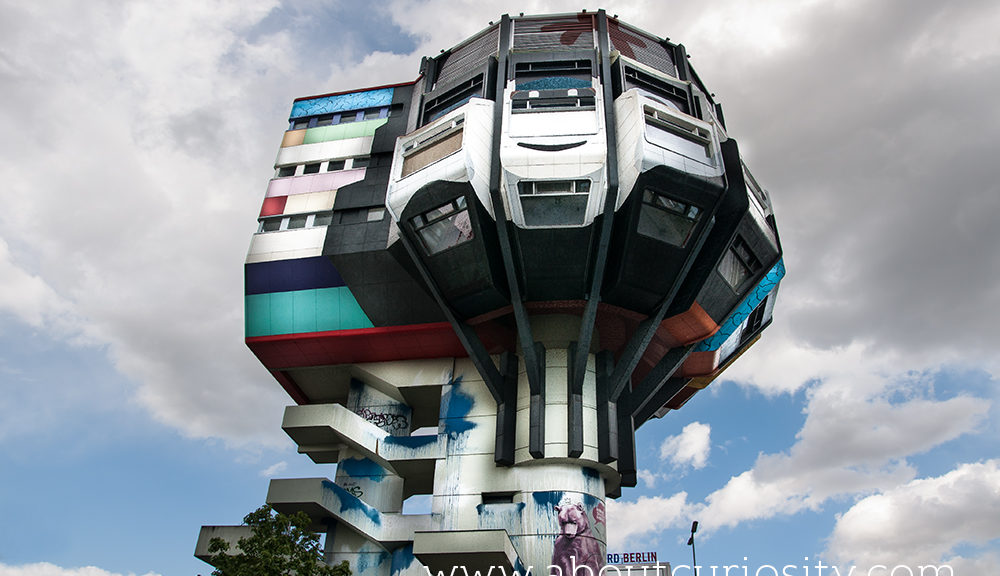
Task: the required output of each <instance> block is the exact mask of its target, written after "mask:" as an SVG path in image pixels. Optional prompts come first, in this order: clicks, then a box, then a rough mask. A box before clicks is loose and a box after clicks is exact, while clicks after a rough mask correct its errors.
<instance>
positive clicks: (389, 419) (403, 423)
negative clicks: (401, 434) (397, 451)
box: [358, 408, 410, 432]
mask: <svg viewBox="0 0 1000 576" xmlns="http://www.w3.org/2000/svg"><path fill="white" fill-rule="evenodd" d="M358 416H361V417H362V418H364V419H365V420H367V421H369V422H371V423H372V424H374V425H376V426H378V427H379V428H381V429H383V430H385V431H386V432H398V431H401V430H409V429H410V420H409V419H408V418H407V417H406V415H405V414H392V413H390V412H375V411H374V410H372V409H370V408H362V409H360V410H358Z"/></svg>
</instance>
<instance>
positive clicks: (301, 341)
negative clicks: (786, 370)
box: [196, 11, 784, 576]
mask: <svg viewBox="0 0 1000 576" xmlns="http://www.w3.org/2000/svg"><path fill="white" fill-rule="evenodd" d="M275 169H276V173H275V177H274V179H272V180H271V182H270V184H269V185H268V188H267V193H266V196H265V199H264V202H263V206H262V208H261V211H260V228H259V231H258V233H257V234H255V235H254V237H253V240H252V242H251V245H250V250H249V253H248V256H247V261H246V342H247V345H248V346H249V348H250V349H251V350H252V351H253V353H254V354H255V355H256V356H257V358H259V360H260V361H261V362H262V363H263V364H264V366H266V367H267V369H268V370H269V371H270V372H271V374H272V375H273V376H274V378H275V379H276V380H277V381H278V382H279V383H280V384H281V385H282V386H283V387H284V389H285V390H286V391H287V392H288V394H289V396H290V397H291V398H292V399H293V400H294V402H295V405H293V406H290V407H288V408H287V409H286V411H285V416H284V421H283V424H282V427H283V429H284V430H285V431H286V432H287V433H288V435H289V436H290V437H291V438H292V439H293V440H294V441H295V442H296V443H297V444H298V446H299V452H301V453H304V454H307V455H308V456H309V457H310V458H311V459H312V460H313V461H315V462H316V463H320V464H333V463H336V464H337V466H336V474H335V477H334V478H333V479H332V480H330V479H326V478H309V479H282V480H273V481H272V482H271V484H270V488H269V490H268V495H267V502H268V503H270V504H272V505H273V506H274V507H275V508H276V509H278V510H280V511H297V510H304V511H306V512H307V513H308V514H309V515H310V517H311V518H312V519H313V520H314V521H315V528H316V529H317V530H322V531H324V532H326V533H327V540H326V554H327V558H328V560H329V561H331V562H339V561H341V560H348V561H350V563H351V567H352V570H353V571H354V573H356V574H364V575H369V574H371V575H373V576H374V575H380V576H389V575H390V574H396V573H398V572H401V571H403V572H408V573H412V574H421V575H423V574H425V571H424V566H426V567H428V568H430V569H432V570H434V571H436V570H440V569H445V570H450V568H451V566H453V565H465V566H467V567H468V568H469V569H470V570H472V569H475V568H484V567H487V566H491V565H493V566H504V567H506V568H507V569H508V570H509V569H512V568H519V569H522V570H523V569H524V568H527V567H529V566H532V567H534V569H535V570H536V571H537V570H544V569H545V567H547V566H557V567H559V568H560V570H562V571H563V572H566V571H567V570H568V571H572V568H573V567H574V566H580V565H586V566H588V567H591V568H593V569H598V568H600V567H601V566H603V565H604V554H605V542H606V530H605V526H606V521H605V515H604V502H605V498H607V497H612V498H613V497H616V496H618V495H619V494H620V491H621V487H622V486H634V485H635V482H636V454H635V444H634V433H635V430H636V428H638V427H639V426H641V425H642V424H643V423H644V422H646V421H647V420H649V419H650V418H653V417H661V416H663V415H664V414H665V413H666V412H668V411H670V410H674V409H678V408H680V407H681V406H683V405H684V403H685V402H687V401H688V400H689V399H690V398H691V397H692V396H693V395H694V394H695V393H696V392H697V391H698V390H700V389H702V388H704V387H705V386H707V385H708V384H709V383H710V382H711V381H712V380H713V379H714V378H715V377H717V376H718V375H719V373H720V372H721V371H722V370H724V369H725V368H726V367H727V366H728V365H729V364H730V363H731V362H733V361H734V360H735V359H736V358H737V357H738V356H739V355H740V354H741V353H742V352H743V351H745V350H746V349H747V348H748V347H749V346H750V345H752V344H753V343H754V342H755V341H756V340H757V338H758V337H759V335H760V333H761V331H762V330H763V329H764V328H765V327H766V326H767V325H768V324H769V322H770V319H771V314H772V308H773V305H774V300H775V296H776V293H777V286H778V283H779V282H780V280H781V278H782V276H783V275H784V267H783V264H782V259H781V246H780V243H779V240H778V234H777V230H776V227H775V220H774V216H773V214H772V210H771V202H770V199H769V197H768V195H767V193H766V192H765V191H764V189H763V188H761V187H760V186H759V185H758V184H757V183H756V181H755V180H754V179H753V177H752V176H751V175H750V173H749V172H748V170H747V168H746V166H745V165H744V164H743V162H742V160H741V158H740V154H739V150H738V147H737V144H736V142H735V141H734V140H733V139H732V138H731V137H730V136H729V135H728V134H727V132H726V128H725V121H724V119H723V116H722V110H721V108H720V107H719V106H718V105H717V104H716V103H715V102H714V101H713V98H712V96H711V93H710V92H709V91H708V90H707V89H706V88H705V86H704V85H703V84H702V82H701V80H700V79H699V77H698V76H697V74H695V72H694V70H692V69H691V67H690V66H689V64H688V58H687V56H686V54H685V51H684V47H683V46H682V45H679V44H674V43H671V42H669V41H667V40H663V39H660V38H656V37H654V36H651V35H650V34H648V33H646V32H643V31H641V30H638V29H636V28H633V27H631V26H629V25H627V24H625V23H624V22H620V21H618V20H617V19H615V18H611V17H608V16H607V15H606V14H605V13H604V12H603V11H599V12H596V13H590V12H583V13H579V14H569V15H557V16H537V17H536V16H521V17H516V18H512V17H508V16H503V17H502V18H501V19H500V21H499V22H498V23H491V24H490V26H489V27H488V28H486V29H485V30H483V31H481V32H480V33H478V34H476V35H475V36H473V37H471V38H469V39H468V40H466V41H465V42H463V43H461V44H460V45H458V46H456V47H454V48H452V49H451V50H447V51H444V52H443V53H441V54H440V55H439V56H436V57H434V58H425V59H424V61H423V63H422V64H421V70H420V74H419V77H418V78H417V79H416V80H415V81H413V82H408V83H403V84H397V85H393V86H384V87H378V88H369V89H362V90H357V91H352V92H345V93H336V94H327V95H322V96H314V97H308V98H301V99H298V100H296V101H295V103H294V104H293V106H292V112H291V116H290V118H289V127H288V131H287V132H285V134H284V138H283V139H282V142H281V147H280V149H279V151H278V156H277V160H276V161H275ZM413 495H429V496H430V499H431V510H432V511H431V513H430V514H405V515H404V514H402V505H403V501H404V500H405V499H406V498H409V497H410V496H413ZM238 534H239V529H238V528H235V527H233V528H227V527H204V528H203V529H202V534H201V538H200V540H199V545H198V550H197V551H196V554H197V555H198V556H199V557H203V558H204V557H205V550H206V545H207V541H208V539H209V538H211V537H212V536H216V535H221V536H224V537H227V536H228V537H230V538H232V537H234V536H237V535H238ZM435 573H436V572H435Z"/></svg>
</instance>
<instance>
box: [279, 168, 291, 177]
mask: <svg viewBox="0 0 1000 576" xmlns="http://www.w3.org/2000/svg"><path fill="white" fill-rule="evenodd" d="M285 176H295V166H282V167H281V168H278V177H279V178H281V177H285Z"/></svg>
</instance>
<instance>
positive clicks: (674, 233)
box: [637, 188, 701, 247]
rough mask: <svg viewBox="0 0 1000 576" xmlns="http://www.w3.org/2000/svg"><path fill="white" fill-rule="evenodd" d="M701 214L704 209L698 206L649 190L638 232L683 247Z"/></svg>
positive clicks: (641, 213) (642, 209)
mask: <svg viewBox="0 0 1000 576" xmlns="http://www.w3.org/2000/svg"><path fill="white" fill-rule="evenodd" d="M700 215H701V209H699V208H698V207H697V206H695V205H693V204H687V203H684V202H681V201H679V200H675V199H673V198H670V197H668V196H667V195H665V194H663V193H662V192H659V191H658V190H653V189H651V188H646V189H645V190H644V191H643V193H642V207H641V208H640V209H639V225H638V228H637V231H638V232H639V234H642V235H643V236H648V237H650V238H655V239H657V240H661V241H663V242H666V243H667V244H672V245H674V246H680V247H683V246H684V245H685V244H686V243H687V241H688V238H690V236H691V231H692V230H693V229H694V227H695V224H697V223H698V218H699V216H700Z"/></svg>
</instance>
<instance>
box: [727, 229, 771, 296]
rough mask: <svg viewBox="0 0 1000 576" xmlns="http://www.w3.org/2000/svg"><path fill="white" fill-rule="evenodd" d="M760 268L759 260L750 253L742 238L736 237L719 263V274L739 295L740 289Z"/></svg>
mask: <svg viewBox="0 0 1000 576" xmlns="http://www.w3.org/2000/svg"><path fill="white" fill-rule="evenodd" d="M760 268H761V264H760V260H758V259H757V257H756V256H754V254H753V252H751V251H750V246H749V245H747V243H746V241H745V240H743V238H741V237H739V236H737V237H736V239H734V240H733V243H732V244H731V245H730V246H729V250H726V253H725V254H723V256H722V261H721V262H719V274H721V275H722V277H723V278H725V279H726V282H728V283H729V285H730V286H732V287H733V289H734V290H736V292H737V293H739V292H740V291H741V290H740V287H741V286H742V285H743V284H744V283H745V282H746V281H747V280H749V279H750V278H751V277H752V276H753V275H754V274H756V273H757V272H758V271H759V270H760Z"/></svg>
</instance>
